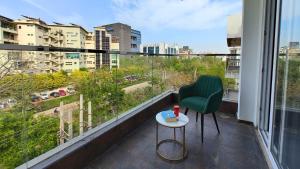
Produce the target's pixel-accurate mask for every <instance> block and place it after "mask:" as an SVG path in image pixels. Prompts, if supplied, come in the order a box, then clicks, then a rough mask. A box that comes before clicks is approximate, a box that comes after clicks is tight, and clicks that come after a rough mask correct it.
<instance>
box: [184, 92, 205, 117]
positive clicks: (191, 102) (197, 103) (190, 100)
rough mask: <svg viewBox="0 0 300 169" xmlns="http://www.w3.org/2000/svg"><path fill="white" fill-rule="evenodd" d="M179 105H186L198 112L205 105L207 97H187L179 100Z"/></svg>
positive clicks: (202, 109)
mask: <svg viewBox="0 0 300 169" xmlns="http://www.w3.org/2000/svg"><path fill="white" fill-rule="evenodd" d="M179 105H180V106H181V107H188V108H189V109H192V110H195V111H197V112H199V113H203V112H204V109H205V107H206V105H207V98H204V97H197V96H194V97H187V98H185V99H183V100H181V102H180V104H179Z"/></svg>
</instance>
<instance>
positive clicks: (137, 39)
mask: <svg viewBox="0 0 300 169" xmlns="http://www.w3.org/2000/svg"><path fill="white" fill-rule="evenodd" d="M130 39H131V52H139V51H140V46H141V43H142V41H141V40H142V35H141V32H140V31H138V30H134V29H131V36H130Z"/></svg>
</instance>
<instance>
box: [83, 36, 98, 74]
mask: <svg viewBox="0 0 300 169" xmlns="http://www.w3.org/2000/svg"><path fill="white" fill-rule="evenodd" d="M85 48H86V49H95V34H94V32H89V33H88V34H87V35H86V38H85ZM84 63H85V65H86V68H87V69H89V70H95V69H96V53H86V54H85V56H84Z"/></svg>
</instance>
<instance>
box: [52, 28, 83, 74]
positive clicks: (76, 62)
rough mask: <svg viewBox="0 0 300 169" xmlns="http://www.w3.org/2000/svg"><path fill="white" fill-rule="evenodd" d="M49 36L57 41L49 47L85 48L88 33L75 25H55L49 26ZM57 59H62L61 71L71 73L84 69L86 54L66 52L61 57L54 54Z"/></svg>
mask: <svg viewBox="0 0 300 169" xmlns="http://www.w3.org/2000/svg"><path fill="white" fill-rule="evenodd" d="M48 27H49V28H50V30H51V31H50V32H51V33H50V34H49V36H56V37H57V41H55V42H54V43H52V41H51V43H50V44H51V46H57V45H59V47H66V48H85V45H86V37H87V36H88V35H89V34H88V32H87V31H86V30H85V29H84V28H83V27H81V26H79V25H76V24H70V25H64V24H59V23H55V24H54V25H49V26H48ZM55 53H57V55H58V56H59V57H63V61H62V62H63V63H62V70H65V71H67V72H71V71H73V70H79V69H80V68H86V62H87V61H86V60H85V58H86V57H87V56H86V54H84V53H80V52H66V53H64V54H63V56H62V55H61V53H59V52H55Z"/></svg>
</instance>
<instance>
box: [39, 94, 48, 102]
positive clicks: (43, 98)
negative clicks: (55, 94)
mask: <svg viewBox="0 0 300 169" xmlns="http://www.w3.org/2000/svg"><path fill="white" fill-rule="evenodd" d="M40 95H41V98H42V100H47V99H49V95H48V93H41V94H40Z"/></svg>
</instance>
